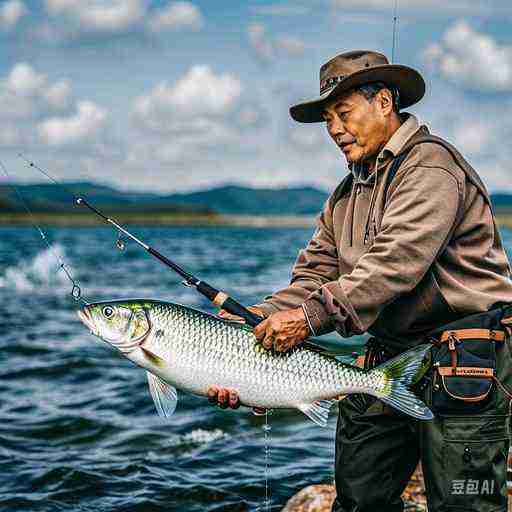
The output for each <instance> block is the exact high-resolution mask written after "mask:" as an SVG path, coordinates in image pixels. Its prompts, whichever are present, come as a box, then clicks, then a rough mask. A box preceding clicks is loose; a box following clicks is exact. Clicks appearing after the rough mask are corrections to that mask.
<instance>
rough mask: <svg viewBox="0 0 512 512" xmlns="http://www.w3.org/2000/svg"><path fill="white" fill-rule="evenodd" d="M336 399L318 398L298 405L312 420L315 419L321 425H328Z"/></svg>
mask: <svg viewBox="0 0 512 512" xmlns="http://www.w3.org/2000/svg"><path fill="white" fill-rule="evenodd" d="M335 401H336V400H317V401H316V402H313V403H311V404H301V405H299V406H298V409H300V410H301V411H302V412H303V413H304V414H305V415H306V416H307V417H308V418H309V419H310V420H313V421H314V422H315V423H316V424H317V425H320V426H321V427H326V426H327V418H328V417H329V410H330V408H331V407H332V405H333V404H334V402H335Z"/></svg>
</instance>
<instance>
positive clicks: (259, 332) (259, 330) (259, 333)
mask: <svg viewBox="0 0 512 512" xmlns="http://www.w3.org/2000/svg"><path fill="white" fill-rule="evenodd" d="M267 325H268V320H263V322H261V323H259V324H258V325H257V326H256V327H255V328H254V336H256V339H257V340H259V341H262V340H263V338H264V337H265V332H266V330H267Z"/></svg>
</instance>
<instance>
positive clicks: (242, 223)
mask: <svg viewBox="0 0 512 512" xmlns="http://www.w3.org/2000/svg"><path fill="white" fill-rule="evenodd" d="M107 215H108V216H111V218H112V219H115V220H116V221H117V222H119V223H121V224H137V225H141V226H198V227H208V226H212V227H217V226H235V227H254V228H270V227H297V228H309V227H313V226H314V225H315V216H313V215H261V216H260V215H220V214H199V215H190V214H169V213H155V214H148V213H146V214H136V213H119V214H115V213H113V214H107ZM34 220H35V222H37V224H40V225H44V226H57V227H64V226H72V227H90V226H106V224H105V222H104V221H103V220H102V219H100V218H98V217H96V216H95V215H94V214H90V215H89V214H83V213H81V214H77V213H75V214H73V213H70V214H62V213H58V214H55V213H36V214H34V216H33V217H31V216H30V215H28V214H26V213H3V214H0V226H2V227H4V226H33V225H34Z"/></svg>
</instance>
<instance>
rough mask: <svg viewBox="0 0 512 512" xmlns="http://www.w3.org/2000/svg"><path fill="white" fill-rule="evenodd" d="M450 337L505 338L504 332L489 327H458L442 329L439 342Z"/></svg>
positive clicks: (466, 338)
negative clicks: (455, 328) (454, 329)
mask: <svg viewBox="0 0 512 512" xmlns="http://www.w3.org/2000/svg"><path fill="white" fill-rule="evenodd" d="M502 323H503V321H502ZM450 338H456V339H458V340H468V339H474V340H492V341H503V340H504V339H505V332H504V331H491V330H489V329H459V330H458V331H443V334H442V336H441V340H440V342H441V343H444V342H446V341H448V340H449V339H450Z"/></svg>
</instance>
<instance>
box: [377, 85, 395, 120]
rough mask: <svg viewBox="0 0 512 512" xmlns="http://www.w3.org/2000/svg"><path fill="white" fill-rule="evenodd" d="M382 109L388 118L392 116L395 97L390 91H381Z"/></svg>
mask: <svg viewBox="0 0 512 512" xmlns="http://www.w3.org/2000/svg"><path fill="white" fill-rule="evenodd" d="M377 95H378V98H376V99H377V100H378V101H379V106H380V109H381V110H382V113H383V114H384V115H386V116H388V115H390V114H391V113H392V112H393V95H392V94H391V91H390V90H389V89H381V90H380V91H379V92H378V93H377Z"/></svg>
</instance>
